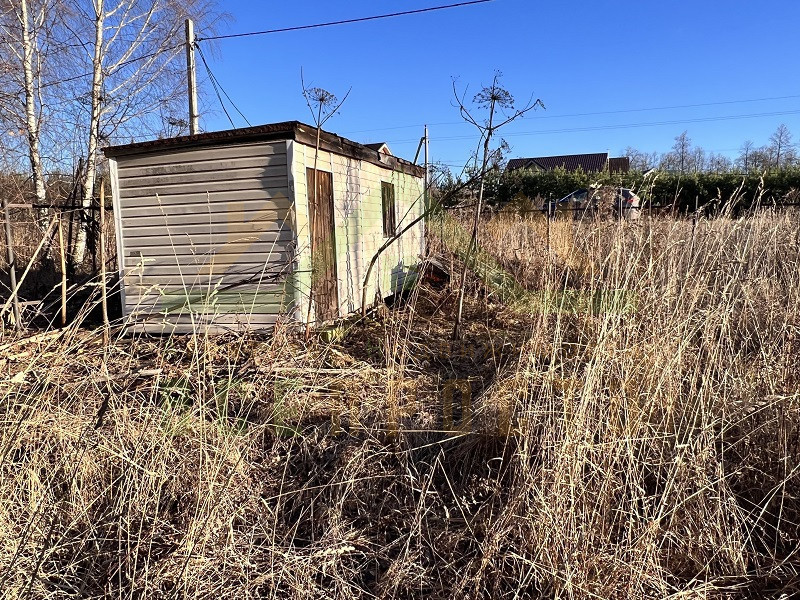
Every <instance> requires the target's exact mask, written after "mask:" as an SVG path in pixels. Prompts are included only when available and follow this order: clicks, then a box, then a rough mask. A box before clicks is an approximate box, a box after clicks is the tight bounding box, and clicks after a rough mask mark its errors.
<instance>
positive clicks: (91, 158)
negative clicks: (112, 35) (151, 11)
mask: <svg viewBox="0 0 800 600" xmlns="http://www.w3.org/2000/svg"><path fill="white" fill-rule="evenodd" d="M93 4H94V9H95V22H94V56H93V57H92V90H91V112H90V117H89V144H88V148H87V152H86V174H85V176H84V180H83V181H84V183H83V197H82V198H81V208H82V212H83V215H84V218H83V223H82V224H81V227H79V228H78V235H77V237H76V240H75V249H74V251H73V254H72V260H73V264H74V265H75V266H76V267H78V266H80V264H81V263H83V258H84V255H85V254H86V241H87V239H88V235H89V226H90V216H91V215H90V212H89V210H88V209H90V208H91V206H92V199H93V198H94V179H95V175H96V174H97V149H98V146H99V137H100V117H101V116H102V107H101V103H102V91H103V33H104V28H105V5H104V0H94V2H93Z"/></svg>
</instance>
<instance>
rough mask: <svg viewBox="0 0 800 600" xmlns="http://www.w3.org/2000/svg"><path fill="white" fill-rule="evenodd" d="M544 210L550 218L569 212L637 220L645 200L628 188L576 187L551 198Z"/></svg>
mask: <svg viewBox="0 0 800 600" xmlns="http://www.w3.org/2000/svg"><path fill="white" fill-rule="evenodd" d="M542 212H544V213H545V214H547V216H548V217H550V218H551V219H552V218H555V217H556V216H558V215H566V216H569V215H570V214H571V215H572V216H573V218H574V219H585V218H608V217H613V218H616V219H619V218H623V219H638V218H639V217H640V216H641V212H642V201H641V200H640V198H639V196H637V195H636V194H635V193H634V192H633V191H631V190H629V189H628V188H622V187H613V186H608V185H603V186H597V187H592V188H588V189H580V190H575V191H574V192H572V193H571V194H568V195H566V196H564V197H563V198H561V199H560V200H548V201H546V202H545V203H544V205H543V206H542Z"/></svg>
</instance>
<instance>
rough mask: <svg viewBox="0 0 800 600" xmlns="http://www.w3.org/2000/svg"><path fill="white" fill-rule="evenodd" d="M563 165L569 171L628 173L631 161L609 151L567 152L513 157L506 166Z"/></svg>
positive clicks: (543, 167) (544, 167)
mask: <svg viewBox="0 0 800 600" xmlns="http://www.w3.org/2000/svg"><path fill="white" fill-rule="evenodd" d="M558 167H563V168H564V169H565V170H567V171H577V170H578V169H579V168H580V169H583V171H584V173H599V172H600V171H605V170H608V171H610V172H611V173H627V172H628V171H629V170H630V167H631V161H630V159H629V158H628V157H627V156H621V157H617V158H609V156H608V152H598V153H595V154H565V155H562V156H537V157H533V158H512V159H511V160H509V161H508V166H507V167H506V168H507V170H509V171H516V170H517V169H533V170H535V171H552V170H553V169H557V168H558Z"/></svg>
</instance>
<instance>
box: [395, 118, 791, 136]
mask: <svg viewBox="0 0 800 600" xmlns="http://www.w3.org/2000/svg"><path fill="white" fill-rule="evenodd" d="M796 114H800V110H786V111H775V112H764V113H749V114H744V115H725V116H721V117H701V118H695V119H674V120H671V121H651V122H646V123H624V124H621V125H598V126H593V127H572V128H564V129H542V130H540V131H520V132H516V133H506V134H504V135H503V136H502V137H520V136H530V135H547V134H555V133H577V132H583V131H605V130H609V129H636V128H639V127H657V126H661V125H681V124H685V123H707V122H711V121H734V120H739V119H753V118H758V117H777V116H782V115H796ZM473 138H474V136H470V135H453V136H447V137H439V138H436V139H437V140H439V141H451V140H470V139H473ZM417 141H418V140H416V139H407V140H389V141H388V142H389V143H392V144H408V143H411V142H414V143H416V142H417Z"/></svg>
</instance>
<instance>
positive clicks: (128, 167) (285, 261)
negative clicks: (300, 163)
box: [112, 141, 295, 332]
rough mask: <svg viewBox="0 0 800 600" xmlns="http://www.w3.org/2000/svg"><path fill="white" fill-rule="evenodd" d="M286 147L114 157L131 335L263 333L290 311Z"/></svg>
mask: <svg viewBox="0 0 800 600" xmlns="http://www.w3.org/2000/svg"><path fill="white" fill-rule="evenodd" d="M288 169H289V167H288V164H287V152H286V142H285V141H277V142H262V143H248V144H235V145H221V146H215V147H203V148H196V149H181V150H176V151H172V152H159V153H157V154H145V155H132V156H120V157H117V158H116V164H115V165H114V166H113V168H112V170H113V171H115V172H116V185H115V188H116V189H115V203H116V206H115V209H116V211H117V219H118V227H119V230H120V233H121V236H120V242H121V243H120V248H119V250H120V253H121V255H122V257H123V258H122V260H121V266H122V272H123V282H124V294H123V297H124V312H125V315H126V316H129V317H131V322H132V323H135V325H134V326H135V327H136V328H137V329H145V330H147V331H165V332H170V331H177V332H186V331H191V330H193V329H195V328H196V327H198V326H202V327H200V329H203V330H226V329H231V328H242V327H248V328H261V327H269V326H271V325H273V324H274V323H275V322H276V320H277V318H278V316H279V315H281V314H284V313H287V312H291V311H292V310H293V301H294V297H295V292H294V289H293V280H294V277H293V276H287V275H286V273H287V272H289V271H291V266H290V263H291V261H292V260H293V256H294V255H293V248H294V240H295V235H294V232H293V226H292V216H291V212H290V207H291V204H292V202H291V193H290V190H289V172H288Z"/></svg>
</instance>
